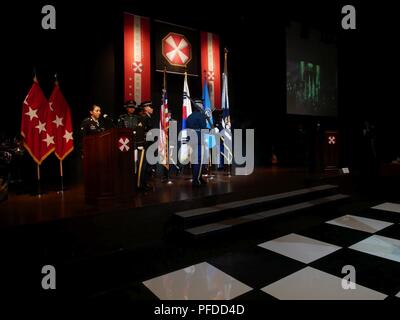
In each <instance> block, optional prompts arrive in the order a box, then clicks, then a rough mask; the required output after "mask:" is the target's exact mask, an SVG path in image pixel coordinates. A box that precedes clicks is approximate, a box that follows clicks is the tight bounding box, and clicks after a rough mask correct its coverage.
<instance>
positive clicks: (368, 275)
mask: <svg viewBox="0 0 400 320" xmlns="http://www.w3.org/2000/svg"><path fill="white" fill-rule="evenodd" d="M343 268H345V269H346V268H354V270H355V278H352V281H354V283H350V287H351V285H353V287H355V288H354V289H352V288H349V289H345V288H344V287H346V285H349V282H348V279H349V278H348V277H347V274H348V271H347V272H346V271H344V269H343ZM345 277H346V279H344V278H345ZM143 285H144V286H145V287H146V288H147V289H146V290H150V291H151V292H152V293H153V294H154V295H155V296H156V297H158V298H159V299H162V300H167V299H173V300H193V299H205V300H209V299H219V300H231V299H239V300H240V299H244V300H246V299H250V300H253V299H257V300H258V299H279V300H383V299H391V298H393V299H398V298H400V204H397V203H383V204H380V205H378V206H375V207H373V208H370V209H368V210H365V211H362V212H359V213H357V214H356V215H355V214H352V215H344V216H342V217H338V218H336V219H333V220H329V221H326V222H325V223H322V224H320V225H317V226H315V227H312V228H309V229H306V230H302V231H301V232H299V233H291V234H287V235H285V236H282V237H279V238H276V239H273V240H271V241H267V242H264V243H260V244H259V245H258V246H254V247H251V248H248V249H247V250H243V251H238V252H231V253H229V254H225V255H223V256H219V257H216V258H212V259H210V260H208V261H204V262H202V263H199V264H196V265H192V266H187V267H186V268H184V269H181V270H177V271H174V272H171V273H168V274H165V275H162V276H159V277H156V278H153V279H149V280H147V281H144V282H143ZM396 297H397V298H396Z"/></svg>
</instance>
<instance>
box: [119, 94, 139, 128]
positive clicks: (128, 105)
mask: <svg viewBox="0 0 400 320" xmlns="http://www.w3.org/2000/svg"><path fill="white" fill-rule="evenodd" d="M124 108H125V110H126V113H124V114H122V115H120V116H119V118H118V127H119V128H131V129H134V128H135V127H136V126H137V124H138V114H137V113H136V112H135V111H136V110H137V108H138V107H137V104H136V101H135V100H128V101H127V102H125V104H124Z"/></svg>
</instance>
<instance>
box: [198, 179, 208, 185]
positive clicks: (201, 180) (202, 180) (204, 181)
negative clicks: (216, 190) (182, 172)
mask: <svg viewBox="0 0 400 320" xmlns="http://www.w3.org/2000/svg"><path fill="white" fill-rule="evenodd" d="M199 180H200V183H201V184H207V183H208V182H207V181H206V180H204V179H203V178H200V179H199Z"/></svg>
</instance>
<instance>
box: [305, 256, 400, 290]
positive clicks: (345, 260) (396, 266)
mask: <svg viewBox="0 0 400 320" xmlns="http://www.w3.org/2000/svg"><path fill="white" fill-rule="evenodd" d="M346 265H351V266H354V268H355V271H356V280H355V282H356V283H357V284H359V285H362V286H364V287H367V288H370V289H373V290H376V291H379V292H381V293H384V294H387V295H392V296H393V295H396V294H397V293H398V292H399V291H400V263H399V262H396V261H391V260H388V259H384V258H380V257H376V256H373V255H370V254H367V253H363V252H358V251H356V250H352V249H342V250H339V251H337V252H334V253H332V254H330V255H328V256H326V257H324V258H321V259H319V260H318V261H315V262H313V263H311V264H310V266H311V267H313V268H316V269H319V270H321V271H325V272H327V273H330V274H333V275H335V276H337V277H341V278H343V277H344V276H345V274H343V273H342V268H343V267H344V266H346Z"/></svg>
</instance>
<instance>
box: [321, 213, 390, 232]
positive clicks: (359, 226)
mask: <svg viewBox="0 0 400 320" xmlns="http://www.w3.org/2000/svg"><path fill="white" fill-rule="evenodd" d="M326 223H329V224H333V225H336V226H340V227H345V228H350V229H355V230H360V231H365V232H369V233H375V232H378V231H379V230H382V229H384V228H386V227H388V226H390V225H392V224H393V223H391V222H386V221H380V220H375V219H369V218H364V217H358V216H352V215H345V216H342V217H339V218H336V219H333V220H330V221H327V222H326Z"/></svg>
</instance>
